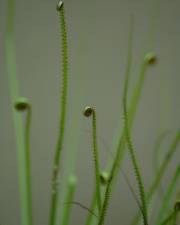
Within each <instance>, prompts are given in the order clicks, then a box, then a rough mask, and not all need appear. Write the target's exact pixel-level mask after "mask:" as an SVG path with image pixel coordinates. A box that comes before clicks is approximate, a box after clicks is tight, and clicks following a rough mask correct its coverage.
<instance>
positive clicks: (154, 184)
mask: <svg viewBox="0 0 180 225" xmlns="http://www.w3.org/2000/svg"><path fill="white" fill-rule="evenodd" d="M179 142H180V131H178V132H177V134H176V136H175V137H174V139H173V141H172V143H171V145H170V147H169V149H168V152H167V154H166V156H165V158H164V160H163V162H162V163H161V165H160V167H159V169H158V172H157V174H156V176H155V178H154V180H153V182H152V184H151V186H150V188H149V190H148V192H147V196H146V198H147V205H150V203H151V200H152V197H153V195H154V193H155V192H156V189H157V188H158V186H159V184H160V181H161V180H162V178H163V175H164V174H165V171H166V169H167V166H168V165H169V163H170V161H171V159H172V157H173V155H174V153H175V151H176V149H177V146H178V144H179ZM139 219H140V213H137V215H136V216H135V217H134V219H133V221H132V223H131V225H136V224H138V222H139Z"/></svg>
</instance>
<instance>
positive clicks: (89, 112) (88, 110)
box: [83, 106, 93, 117]
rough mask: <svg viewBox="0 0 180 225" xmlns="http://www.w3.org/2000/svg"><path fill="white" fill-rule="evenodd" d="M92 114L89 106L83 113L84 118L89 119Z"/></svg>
mask: <svg viewBox="0 0 180 225" xmlns="http://www.w3.org/2000/svg"><path fill="white" fill-rule="evenodd" d="M92 113H93V108H92V107H90V106H86V107H85V109H84V111H83V114H84V116H86V117H90V116H91V115H92Z"/></svg>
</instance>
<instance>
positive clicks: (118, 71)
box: [0, 0, 180, 225]
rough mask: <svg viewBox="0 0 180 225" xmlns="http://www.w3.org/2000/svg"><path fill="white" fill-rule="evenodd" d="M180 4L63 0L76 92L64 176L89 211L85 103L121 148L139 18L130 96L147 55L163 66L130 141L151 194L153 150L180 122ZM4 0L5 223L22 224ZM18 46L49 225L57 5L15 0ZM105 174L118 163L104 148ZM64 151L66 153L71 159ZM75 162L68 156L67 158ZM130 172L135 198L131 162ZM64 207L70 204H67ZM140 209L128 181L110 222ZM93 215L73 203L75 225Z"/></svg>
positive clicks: (1, 170) (1, 128)
mask: <svg viewBox="0 0 180 225" xmlns="http://www.w3.org/2000/svg"><path fill="white" fill-rule="evenodd" d="M179 8H180V1H179V0H172V1H169V0H164V1H160V5H159V4H158V3H157V1H156V0H111V1H108V0H98V1H96V0H91V1H87V0H76V1H73V0H66V1H65V9H66V19H67V26H68V47H69V63H70V70H69V93H68V118H67V127H66V128H67V129H66V141H65V144H64V149H63V150H64V156H63V174H62V175H63V177H66V176H67V175H68V174H70V173H72V171H74V172H75V173H76V174H77V176H78V187H77V192H76V196H75V199H76V201H79V202H81V203H83V204H84V205H86V206H89V205H90V199H91V195H92V192H93V163H92V154H91V141H90V133H89V130H90V128H91V126H90V125H91V124H90V121H88V120H87V119H85V118H83V115H82V110H83V108H84V106H85V105H87V104H88V105H93V106H95V107H96V110H97V122H98V134H99V137H103V139H104V140H105V142H106V145H108V146H110V147H111V146H113V147H112V152H114V150H115V149H114V146H116V142H117V137H118V133H117V132H118V131H119V128H120V127H122V123H123V120H122V89H123V81H124V71H125V65H126V57H127V39H128V30H129V19H130V15H131V14H133V17H134V21H135V31H134V41H133V44H134V47H133V68H132V77H131V78H132V79H131V88H130V93H131V92H132V90H133V85H134V82H135V80H136V78H137V75H138V71H139V67H140V65H141V62H142V60H143V56H144V54H145V52H147V51H154V52H155V53H156V54H157V57H158V64H157V65H156V66H154V67H153V68H151V69H149V71H148V74H147V79H146V82H145V86H144V89H143V95H142V98H141V102H140V105H139V108H138V112H137V117H136V121H135V125H134V129H133V141H134V144H135V146H136V148H137V156H138V160H139V164H140V167H141V169H142V174H143V178H144V181H145V187H146V189H147V188H148V186H149V184H150V182H151V180H152V177H153V168H152V150H153V147H154V143H155V140H156V138H157V136H158V135H159V134H160V133H161V132H162V131H164V130H166V129H168V130H171V131H172V135H170V137H169V138H168V139H167V141H166V143H165V144H164V147H166V146H167V144H168V143H169V142H170V141H171V139H172V137H173V134H174V133H175V132H176V131H177V129H178V128H179V125H180V123H179V122H180V119H179V115H180V104H179V96H180V89H179V84H180V68H179V52H180V45H179V40H180V30H179V20H180V12H179ZM6 10H7V1H6V0H0V103H1V107H0V121H1V122H0V224H1V225H12V224H20V215H19V213H20V210H19V194H18V177H17V161H16V147H15V138H14V130H13V121H12V113H11V105H10V95H9V88H8V79H7V69H6V60H5V31H6ZM15 12H16V15H15V20H14V25H15V42H16V53H17V54H16V56H17V74H18V81H19V86H20V92H21V95H23V96H26V97H28V98H29V99H30V101H31V103H32V107H33V120H32V135H31V162H32V180H33V212H34V221H35V223H34V224H35V225H47V224H48V213H49V200H50V184H51V169H52V161H53V154H54V149H55V143H56V139H57V130H58V121H59V120H58V116H59V96H60V88H61V76H62V72H61V53H60V47H61V45H60V34H59V24H58V22H59V19H58V15H57V12H56V1H55V0H51V1H50V0H31V1H27V0H16V8H15ZM99 146H100V155H101V168H102V169H105V168H106V167H107V165H108V164H109V162H107V161H110V160H111V156H110V153H109V152H108V151H107V150H106V149H105V147H104V145H103V144H102V142H101V141H99ZM65 153H66V154H65ZM69 156H70V157H69ZM179 158H180V151H179V149H178V151H177V153H176V157H174V159H173V161H172V163H171V166H170V167H169V170H168V174H167V175H166V176H165V179H164V182H163V184H164V189H166V187H167V184H168V181H169V180H170V178H171V176H172V173H173V171H174V168H175V164H177V163H179ZM123 169H124V171H125V172H126V174H127V176H128V177H129V179H130V181H131V184H132V185H133V187H134V190H135V192H136V193H137V188H136V182H135V179H134V174H133V171H132V166H131V163H130V160H129V157H128V155H126V157H125V160H124V163H123ZM61 206H63V203H61ZM136 210H137V205H136V203H135V200H134V199H133V197H132V195H131V193H130V191H129V189H128V187H127V184H126V182H125V181H124V180H123V178H122V177H121V175H119V179H118V182H117V186H116V188H115V191H114V193H113V195H112V201H111V204H110V207H109V210H108V214H107V219H106V225H116V224H117V225H118V224H123V225H126V224H129V222H130V221H131V219H132V218H133V215H134V214H135V212H136ZM86 215H87V212H86V211H84V210H83V209H81V208H79V207H78V206H73V210H72V218H71V224H79V225H83V224H84V221H85V217H86Z"/></svg>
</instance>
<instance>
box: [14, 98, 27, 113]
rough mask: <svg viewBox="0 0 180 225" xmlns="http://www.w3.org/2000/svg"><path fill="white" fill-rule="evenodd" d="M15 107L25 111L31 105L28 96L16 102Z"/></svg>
mask: <svg viewBox="0 0 180 225" xmlns="http://www.w3.org/2000/svg"><path fill="white" fill-rule="evenodd" d="M14 106H15V109H16V110H18V111H25V110H27V109H28V108H29V107H30V103H29V101H28V99H27V98H24V97H20V98H18V99H17V101H16V102H15V104H14Z"/></svg>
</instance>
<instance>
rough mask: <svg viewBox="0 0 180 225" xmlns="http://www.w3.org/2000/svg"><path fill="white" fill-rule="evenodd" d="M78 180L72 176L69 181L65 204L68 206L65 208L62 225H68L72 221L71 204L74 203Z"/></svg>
mask: <svg viewBox="0 0 180 225" xmlns="http://www.w3.org/2000/svg"><path fill="white" fill-rule="evenodd" d="M76 184H77V180H76V177H75V176H70V177H69V179H68V186H67V192H66V196H65V203H66V205H65V206H64V208H63V215H62V223H61V224H62V225H68V223H69V219H70V211H71V207H72V204H69V203H71V202H72V201H73V198H74V192H75V188H76Z"/></svg>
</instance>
